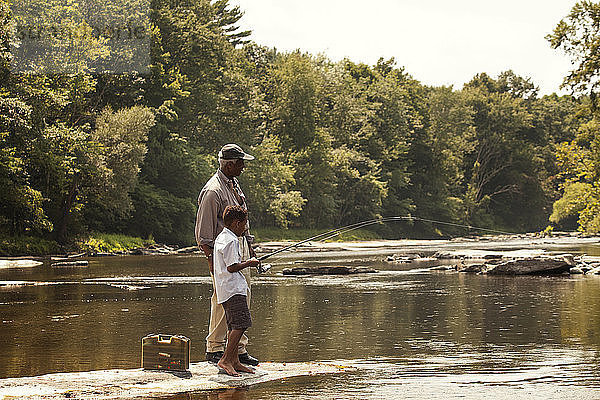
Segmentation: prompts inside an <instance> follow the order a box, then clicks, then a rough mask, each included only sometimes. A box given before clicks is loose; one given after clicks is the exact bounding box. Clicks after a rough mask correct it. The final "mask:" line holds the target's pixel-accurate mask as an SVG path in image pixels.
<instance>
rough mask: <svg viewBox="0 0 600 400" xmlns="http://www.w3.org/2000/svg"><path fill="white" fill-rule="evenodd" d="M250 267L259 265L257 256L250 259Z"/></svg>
mask: <svg viewBox="0 0 600 400" xmlns="http://www.w3.org/2000/svg"><path fill="white" fill-rule="evenodd" d="M248 263H249V266H250V267H258V266H259V265H260V261H259V260H258V259H257V258H256V257H252V258H251V259H249V260H248Z"/></svg>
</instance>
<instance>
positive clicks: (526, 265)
mask: <svg viewBox="0 0 600 400" xmlns="http://www.w3.org/2000/svg"><path fill="white" fill-rule="evenodd" d="M571 260H572V258H571V259H569V258H568V257H565V256H564V255H562V256H558V257H547V258H541V257H538V258H523V259H516V260H509V261H506V262H503V263H500V264H498V265H496V266H494V267H493V268H492V269H490V270H489V271H487V273H488V274H490V275H554V274H562V273H565V272H569V269H570V268H571V267H572V266H574V265H571V263H570V261H571ZM573 264H574V263H573Z"/></svg>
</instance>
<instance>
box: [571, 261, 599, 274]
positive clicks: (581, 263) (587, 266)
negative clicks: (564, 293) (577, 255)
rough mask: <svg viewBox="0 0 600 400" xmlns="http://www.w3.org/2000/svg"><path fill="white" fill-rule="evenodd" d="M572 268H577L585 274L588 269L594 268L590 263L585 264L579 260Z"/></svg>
mask: <svg viewBox="0 0 600 400" xmlns="http://www.w3.org/2000/svg"><path fill="white" fill-rule="evenodd" d="M573 268H579V269H580V270H581V271H582V272H583V273H584V274H587V273H588V272H589V271H591V270H593V269H594V267H592V266H591V265H590V264H587V263H585V262H580V263H579V264H577V265H576V266H575V267H573ZM573 268H571V269H573ZM571 273H572V272H571Z"/></svg>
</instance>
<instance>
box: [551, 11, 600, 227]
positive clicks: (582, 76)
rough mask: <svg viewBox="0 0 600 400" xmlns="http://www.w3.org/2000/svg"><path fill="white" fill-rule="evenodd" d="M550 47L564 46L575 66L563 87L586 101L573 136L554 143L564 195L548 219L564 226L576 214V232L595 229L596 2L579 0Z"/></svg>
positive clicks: (598, 184) (598, 218) (598, 144)
mask: <svg viewBox="0 0 600 400" xmlns="http://www.w3.org/2000/svg"><path fill="white" fill-rule="evenodd" d="M547 39H548V40H549V41H550V44H551V45H552V47H553V48H559V49H561V50H563V51H564V52H565V53H566V54H567V55H569V56H570V57H571V59H572V64H573V65H575V67H576V68H575V69H574V70H573V71H571V73H570V74H569V75H568V76H567V77H566V78H565V80H564V85H565V86H569V87H570V88H571V89H572V90H573V92H578V93H587V94H589V96H590V100H591V104H589V107H586V105H585V104H583V105H582V107H581V110H580V111H579V114H580V115H581V114H583V115H584V116H583V117H580V118H578V119H576V122H578V123H579V124H580V126H579V130H578V132H577V134H576V135H575V137H574V138H570V137H565V138H561V139H563V140H564V139H567V140H568V141H564V142H562V143H561V144H560V145H559V146H557V151H556V155H557V159H558V165H559V173H558V174H557V175H558V177H559V178H560V180H559V182H561V183H562V185H561V189H563V196H562V198H560V199H559V200H558V201H556V203H554V207H553V213H552V215H551V216H550V222H552V223H555V224H560V225H562V226H565V225H568V223H569V221H571V220H573V219H574V217H578V218H577V220H578V225H579V230H581V231H583V232H587V233H598V232H600V139H599V138H600V123H599V122H598V118H599V115H598V112H599V111H598V107H597V106H598V104H597V95H598V90H599V87H600V86H599V85H600V80H599V76H600V55H599V52H598V49H599V46H600V4H598V3H595V2H591V1H581V2H578V3H577V4H575V6H573V8H572V9H571V12H570V14H569V15H568V16H567V17H566V18H564V19H562V20H561V21H560V22H559V23H558V25H557V26H556V28H555V29H554V32H553V33H552V34H550V35H548V36H547Z"/></svg>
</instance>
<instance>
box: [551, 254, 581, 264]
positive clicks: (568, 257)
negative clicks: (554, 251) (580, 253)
mask: <svg viewBox="0 0 600 400" xmlns="http://www.w3.org/2000/svg"><path fill="white" fill-rule="evenodd" d="M554 258H562V259H563V260H564V262H566V263H567V264H569V265H570V266H571V267H575V266H576V265H577V263H576V262H575V257H573V254H559V255H557V256H554Z"/></svg>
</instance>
